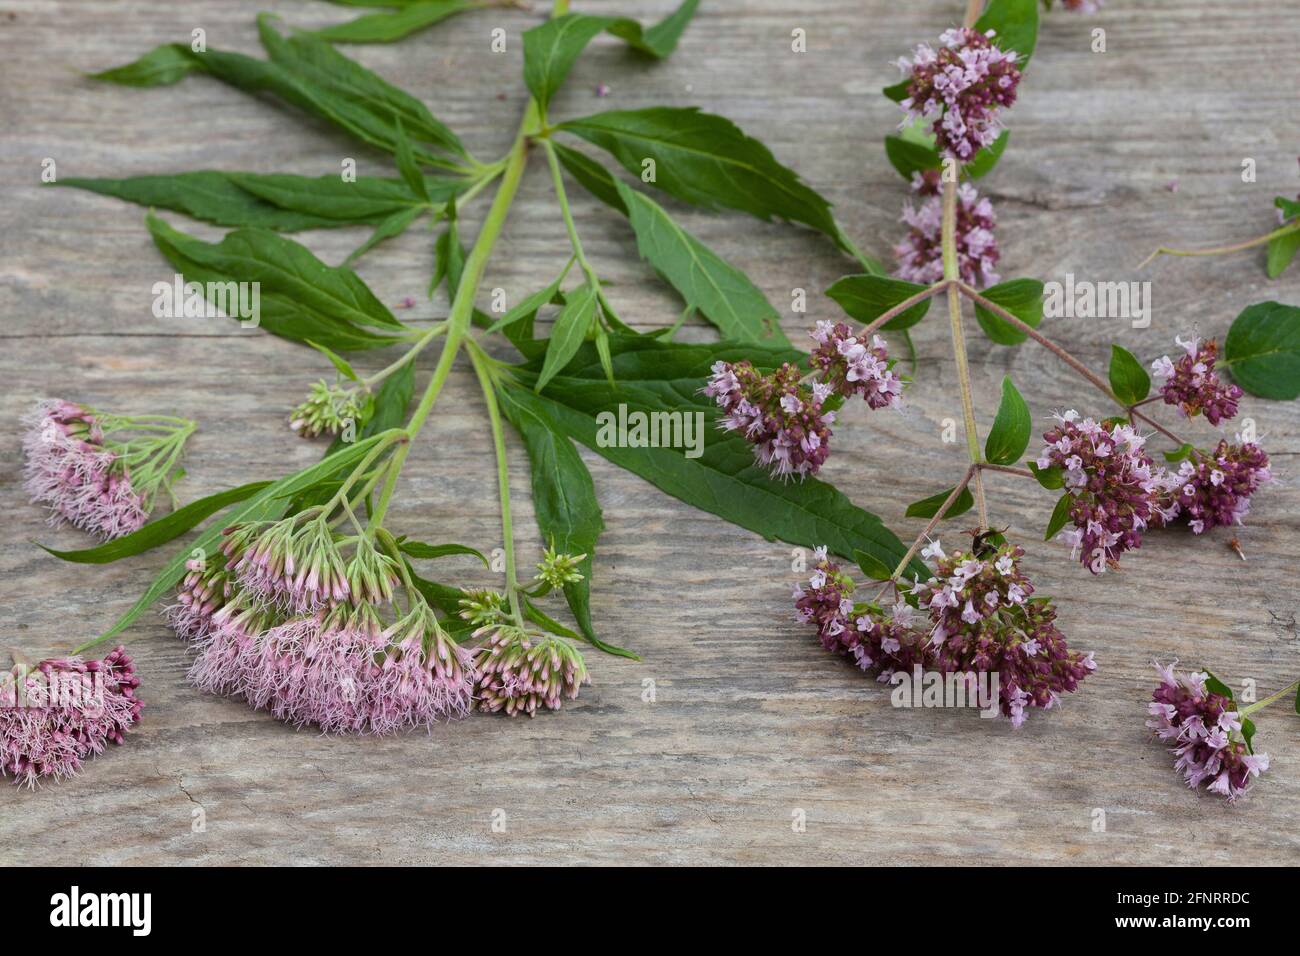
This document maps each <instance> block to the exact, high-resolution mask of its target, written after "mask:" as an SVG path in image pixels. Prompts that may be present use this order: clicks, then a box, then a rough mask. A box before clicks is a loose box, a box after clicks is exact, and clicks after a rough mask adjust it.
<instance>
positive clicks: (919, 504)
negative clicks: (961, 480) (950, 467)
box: [906, 485, 975, 520]
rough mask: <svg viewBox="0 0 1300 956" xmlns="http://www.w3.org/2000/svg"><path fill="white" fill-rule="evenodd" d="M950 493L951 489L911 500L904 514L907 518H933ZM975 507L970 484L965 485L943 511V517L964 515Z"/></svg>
mask: <svg viewBox="0 0 1300 956" xmlns="http://www.w3.org/2000/svg"><path fill="white" fill-rule="evenodd" d="M950 494H952V489H951V488H949V489H947V490H946V491H941V492H939V493H938V494H937V495H931V496H930V497H929V498H922V499H921V500H920V501H913V502H912V503H911V504H910V505H908V506H907V512H906V515H907V517H909V518H933V517H934V516H935V515H937V514H938V513H939V509H940V508H942V507H943V503H944V502H945V501H947V500H948V496H949V495H950ZM973 507H975V498H974V496H973V495H971V492H970V486H969V485H967V486H966V487H965V488H963V489H962V490H961V494H959V495H958V496H957V500H956V501H954V502H953V503H952V507H951V508H949V509H948V510H947V511H945V512H944V515H943V517H944V519H945V520H946V519H948V518H955V517H957V516H958V515H964V514H965V513H966V512H968V511H970V510H971V508H973Z"/></svg>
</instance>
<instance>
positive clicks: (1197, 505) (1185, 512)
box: [1169, 436, 1274, 534]
mask: <svg viewBox="0 0 1300 956" xmlns="http://www.w3.org/2000/svg"><path fill="white" fill-rule="evenodd" d="M1237 438H1238V441H1240V436H1237ZM1272 481H1274V478H1273V472H1272V470H1271V469H1270V468H1269V463H1268V455H1266V454H1265V453H1264V449H1262V448H1260V447H1259V446H1258V445H1256V444H1254V443H1252V442H1242V443H1241V444H1239V445H1230V444H1228V442H1227V440H1226V439H1224V440H1222V441H1220V442H1219V444H1218V446H1217V447H1216V448H1215V449H1214V451H1213V452H1212V453H1206V452H1202V451H1193V452H1192V453H1191V454H1190V455H1189V456H1188V457H1187V458H1185V459H1184V460H1183V461H1182V463H1181V464H1180V465H1179V466H1178V474H1177V475H1175V476H1174V480H1173V481H1172V491H1171V492H1170V496H1169V497H1170V498H1171V499H1172V503H1173V510H1174V512H1175V513H1179V514H1181V515H1182V517H1184V518H1186V519H1187V523H1188V524H1189V525H1191V528H1192V531H1194V532H1196V533H1197V534H1202V533H1203V532H1206V531H1209V530H1210V529H1211V528H1213V527H1215V526H1216V525H1232V524H1241V523H1242V519H1243V518H1245V517H1246V515H1247V514H1248V513H1249V512H1250V498H1251V495H1253V494H1254V493H1255V492H1256V491H1258V490H1259V489H1260V488H1261V487H1262V486H1264V485H1266V484H1269V483H1271V482H1272Z"/></svg>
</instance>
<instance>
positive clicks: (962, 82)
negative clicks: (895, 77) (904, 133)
mask: <svg viewBox="0 0 1300 956" xmlns="http://www.w3.org/2000/svg"><path fill="white" fill-rule="evenodd" d="M992 36H993V33H992V31H989V33H987V34H983V33H980V32H978V31H977V30H972V29H969V28H962V29H954V30H947V31H945V32H944V34H943V35H942V36H941V37H940V38H939V43H940V46H939V49H938V50H937V51H936V50H934V49H933V48H932V47H930V46H929V45H928V44H924V43H923V44H921V45H920V46H918V47H917V48H916V50H915V52H914V53H913V55H912V59H910V60H909V59H908V58H907V57H902V58H901V59H899V61H898V66H899V68H900V69H901V70H902V71H903V73H904V74H905V77H906V78H907V80H908V87H907V98H906V99H904V100H903V101H902V102H901V103H899V106H901V107H902V108H903V109H904V110H905V111H906V113H907V121H914V120H920V119H925V120H932V122H931V129H932V130H933V131H934V136H935V141H936V143H937V145H938V147H939V151H940V152H941V153H943V154H944V155H945V156H953V157H956V158H957V159H959V160H961V161H962V162H966V161H968V160H970V159H971V158H972V157H973V156H974V155H975V154H976V153H977V152H979V151H980V150H981V149H983V148H984V147H986V146H988V145H990V144H992V142H993V141H994V140H995V139H997V137H998V134H999V133H1000V132H1001V130H1002V123H1001V119H1000V117H999V115H998V114H999V111H1000V110H1001V109H1002V108H1004V107H1009V106H1011V105H1012V104H1013V103H1015V101H1016V87H1017V86H1018V85H1019V84H1020V70H1018V69H1017V68H1016V60H1017V59H1018V58H1019V56H1018V54H1016V53H1015V52H1012V51H1010V50H1008V51H1003V50H1000V49H998V47H996V46H994V45H993V43H992V42H991V40H990V38H991V37H992Z"/></svg>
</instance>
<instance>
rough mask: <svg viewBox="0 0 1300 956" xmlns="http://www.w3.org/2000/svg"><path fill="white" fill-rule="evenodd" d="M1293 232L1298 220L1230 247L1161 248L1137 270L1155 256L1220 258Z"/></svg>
mask: <svg viewBox="0 0 1300 956" xmlns="http://www.w3.org/2000/svg"><path fill="white" fill-rule="evenodd" d="M1293 232H1300V219H1297V220H1295V221H1294V222H1288V223H1287V224H1286V225H1284V226H1280V227H1278V228H1277V229H1274V230H1273V231H1272V232H1270V233H1268V234H1267V235H1263V236H1257V237H1255V238H1254V239H1247V240H1246V241H1245V242H1234V243H1233V244H1232V245H1230V246H1214V247H1212V248H1209V249H1171V248H1169V247H1168V246H1161V247H1160V248H1158V249H1157V250H1156V251H1155V252H1153V253H1151V255H1149V256H1147V257H1146V258H1145V259H1143V260H1142V262H1141V264H1140V265H1138V268H1139V269H1141V268H1142V267H1143V266H1145V265H1147V264H1148V263H1149V262H1150V261H1151V260H1152V259H1155V258H1156V257H1157V256H1222V255H1226V254H1227V253H1230V252H1242V251H1244V250H1246V249H1253V248H1255V247H1256V246H1262V245H1264V244H1265V243H1268V242H1272V241H1273V240H1274V239H1278V238H1280V237H1282V236H1289V235H1290V234H1291V233H1293Z"/></svg>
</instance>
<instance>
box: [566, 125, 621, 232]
mask: <svg viewBox="0 0 1300 956" xmlns="http://www.w3.org/2000/svg"><path fill="white" fill-rule="evenodd" d="M551 148H552V149H554V150H555V155H556V156H557V157H558V158H559V160H560V165H561V166H563V167H564V168H565V170H566V171H567V172H568V173H569V175H570V176H572V177H573V178H574V179H576V180H577V181H578V182H579V183H580V184H581V185H582V188H583V189H585V190H587V192H589V193H591V194H592V195H593V196H595V197H596V198H597V199H599V200H600V201H601V202H603V203H604V204H605V205H607V206H610V207H611V208H614V209H617V210H618V211H619V212H621V213H622V214H623V215H625V216H626V215H627V207H626V206H624V205H623V197H622V196H620V195H619V193H618V180H617V179H615V178H614V175H613V173H611V172H610V171H609V170H608V169H606V168H605V167H604V166H602V165H600V163H598V162H596V161H595V160H594V159H592V158H591V157H590V156H588V155H587V154H586V153H580V152H578V151H577V150H576V149H570V148H569V147H568V146H565V145H564V144H563V143H557V142H553V143H551Z"/></svg>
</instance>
